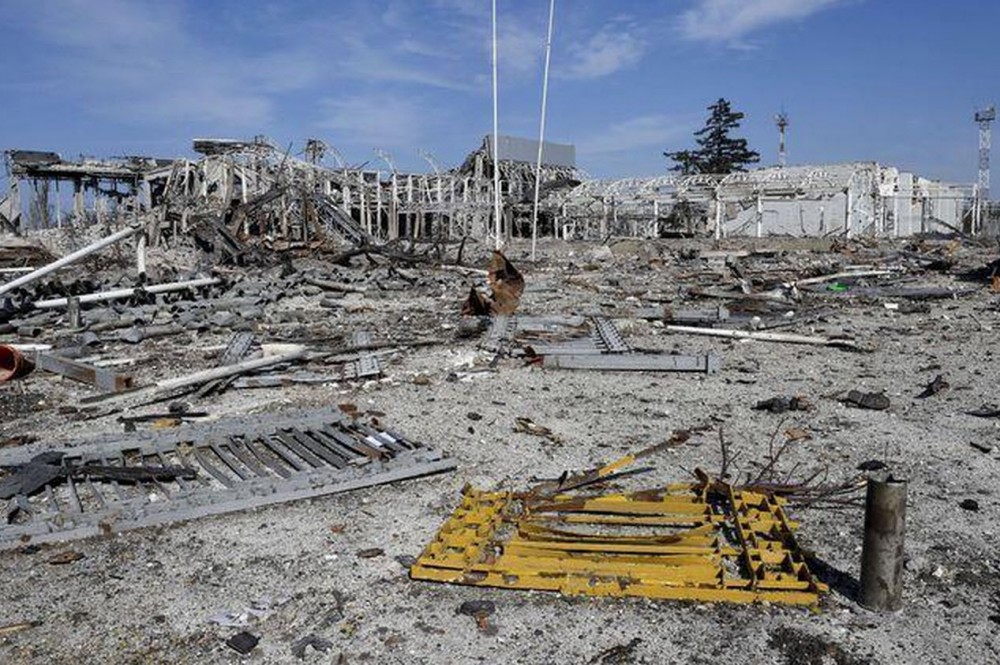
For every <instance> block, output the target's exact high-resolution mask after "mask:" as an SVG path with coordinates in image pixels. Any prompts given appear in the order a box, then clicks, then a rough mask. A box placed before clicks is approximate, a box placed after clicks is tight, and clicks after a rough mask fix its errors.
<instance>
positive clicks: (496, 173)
mask: <svg viewBox="0 0 1000 665" xmlns="http://www.w3.org/2000/svg"><path fill="white" fill-rule="evenodd" d="M492 13H493V217H494V220H495V229H496V248H497V251H499V250H500V248H501V247H502V246H503V241H502V240H501V237H500V159H499V155H500V121H499V113H498V109H497V0H493V12H492Z"/></svg>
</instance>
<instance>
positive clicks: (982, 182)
mask: <svg viewBox="0 0 1000 665" xmlns="http://www.w3.org/2000/svg"><path fill="white" fill-rule="evenodd" d="M996 119H997V107H995V106H993V105H992V104H991V105H990V106H987V107H986V108H984V109H980V110H979V111H976V122H977V123H978V124H979V198H980V200H982V201H989V200H990V147H991V143H992V142H993V128H992V126H993V121H994V120H996Z"/></svg>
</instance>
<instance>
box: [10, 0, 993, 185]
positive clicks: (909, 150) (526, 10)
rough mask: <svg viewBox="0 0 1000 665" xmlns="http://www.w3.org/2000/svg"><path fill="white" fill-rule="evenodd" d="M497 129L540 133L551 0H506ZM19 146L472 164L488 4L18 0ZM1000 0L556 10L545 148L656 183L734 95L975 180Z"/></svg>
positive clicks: (896, 157)
mask: <svg viewBox="0 0 1000 665" xmlns="http://www.w3.org/2000/svg"><path fill="white" fill-rule="evenodd" d="M498 7H499V10H498V11H499V31H500V36H501V40H500V42H501V43H500V88H501V97H500V131H501V133H504V134H514V135H520V136H528V137H533V136H537V132H538V114H539V103H540V94H541V71H542V63H543V45H544V33H545V22H546V17H547V11H548V2H547V0H498ZM0 9H2V10H3V13H2V15H3V16H4V21H3V24H2V25H0V43H2V44H3V49H2V51H0V52H2V54H3V55H0V64H2V65H3V66H2V67H0V104H2V106H3V122H2V123H0V148H13V147H16V148H33V149H50V150H56V151H58V152H61V153H62V154H63V155H64V156H67V157H71V156H76V155H78V154H87V155H95V156H106V155H122V154H152V155H156V156H176V155H184V154H190V140H191V138H193V137H195V136H199V137H201V136H216V137H250V136H253V135H255V134H264V135H267V136H269V137H271V138H272V139H273V140H274V141H275V142H276V143H278V144H280V145H282V146H286V145H288V144H289V143H292V144H293V150H294V151H296V152H297V151H299V150H301V148H302V144H303V142H304V139H305V138H307V137H311V136H316V137H319V138H322V139H324V140H326V141H327V142H329V143H331V144H333V145H334V146H336V147H337V148H338V149H339V150H340V151H341V152H342V153H344V155H345V156H346V157H347V159H348V161H349V162H350V163H352V164H360V163H362V162H365V161H372V162H375V161H376V158H375V156H374V154H373V148H381V149H384V150H387V151H388V152H390V153H391V154H392V155H393V156H394V157H395V160H396V162H397V165H398V166H399V167H400V168H403V169H419V170H424V169H426V168H427V166H426V163H425V162H424V161H423V160H422V159H421V158H420V157H419V155H418V150H421V149H423V150H427V151H429V152H431V153H432V154H434V155H435V156H436V157H437V158H438V160H439V161H441V162H443V163H445V164H446V165H448V166H453V165H456V164H458V163H459V162H461V160H462V159H463V157H464V156H465V155H466V154H467V153H468V152H469V151H470V150H472V149H474V148H475V147H477V146H478V145H479V143H480V141H481V140H482V137H483V135H484V134H486V133H487V132H488V131H490V127H491V122H492V120H491V115H490V114H491V98H490V59H489V0H325V1H322V0H315V1H293V0H288V1H285V2H277V1H273V2H262V1H254V0H213V1H211V2H208V1H207V0H206V1H195V0H187V1H182V0H161V1H158V2H153V1H152V0H150V1H145V2H138V1H137V2H130V1H126V0H67V1H56V0H31V1H23V0H0ZM998 25H1000V2H997V1H996V0H957V1H956V2H943V1H942V0H910V1H908V2H904V1H903V0H661V1H653V0H646V1H641V0H556V28H555V37H554V41H553V50H552V77H551V82H550V88H549V101H550V104H549V116H548V117H549V122H548V129H547V132H546V135H547V137H548V138H550V139H552V140H555V141H561V142H567V143H574V144H576V146H577V159H578V162H579V164H580V165H581V166H582V167H583V168H585V169H586V170H587V171H588V172H589V173H590V174H592V175H594V176H597V177H623V176H635V175H656V174H660V173H662V172H663V171H664V169H665V167H666V160H665V159H664V158H663V157H662V156H661V153H662V152H663V151H664V150H665V149H679V148H684V147H687V146H688V145H689V144H690V142H691V136H690V135H691V132H692V131H693V130H695V129H697V128H698V127H699V126H701V123H702V121H703V119H704V116H705V107H706V106H707V105H708V104H710V103H711V102H712V101H714V100H715V99H716V98H718V97H720V96H721V97H726V98H728V99H730V100H731V101H732V102H733V105H734V106H735V107H736V108H737V109H738V110H742V111H744V112H746V114H747V117H746V119H745V120H744V127H743V134H744V135H745V136H746V137H747V138H748V139H749V141H750V144H751V147H753V148H756V149H757V150H759V151H760V152H761V154H762V162H763V163H765V164H769V163H774V162H775V160H776V155H775V152H776V148H777V132H776V130H775V129H774V123H773V116H774V114H775V113H776V112H778V111H779V110H781V109H782V108H784V109H785V110H786V112H787V113H788V115H789V117H790V120H791V125H790V128H789V161H790V162H791V163H824V162H842V161H853V160H877V161H880V162H883V163H888V164H896V165H900V166H902V167H905V168H908V169H912V170H916V171H918V172H919V173H921V174H923V175H927V176H929V177H934V178H941V179H945V180H953V181H961V182H972V181H973V180H974V179H975V173H976V163H977V158H976V150H977V138H976V127H975V124H974V123H973V122H972V114H973V111H974V109H975V108H976V107H977V106H982V105H984V104H987V103H990V102H1000V68H998V66H997V64H998V62H1000V56H997V54H996V52H995V46H994V45H993V42H994V40H995V31H996V27H997V26H998Z"/></svg>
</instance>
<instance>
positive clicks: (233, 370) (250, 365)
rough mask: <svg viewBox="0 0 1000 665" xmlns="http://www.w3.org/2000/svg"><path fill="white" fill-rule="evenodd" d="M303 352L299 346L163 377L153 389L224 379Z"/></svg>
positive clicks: (301, 354)
mask: <svg viewBox="0 0 1000 665" xmlns="http://www.w3.org/2000/svg"><path fill="white" fill-rule="evenodd" d="M305 354H306V349H305V347H304V346H300V347H298V348H296V349H294V350H292V351H290V352H288V353H283V354H281V355H277V356H265V357H263V358H254V359H253V360H244V361H242V362H239V363H236V364H235V365H226V366H224V367H213V368H211V369H206V370H203V371H201V372H195V373H194V374H188V375H186V376H179V377H177V378H174V379H165V380H163V381H157V382H156V384H155V389H156V392H163V391H168V390H173V389H175V388H183V387H184V386H194V385H198V384H200V383H207V382H209V381H214V380H216V379H224V378H226V377H228V376H235V375H237V374H244V373H246V372H251V371H253V370H255V369H261V368H264V367H270V366H271V365H280V364H281V363H286V362H291V361H293V360H298V359H299V358H302V357H303V356H304V355H305Z"/></svg>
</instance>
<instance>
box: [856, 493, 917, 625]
mask: <svg viewBox="0 0 1000 665" xmlns="http://www.w3.org/2000/svg"><path fill="white" fill-rule="evenodd" d="M905 526H906V481H905V480H898V479H896V478H893V477H892V476H889V477H888V478H885V479H879V478H869V479H868V495H867V498H866V499H865V540H864V548H863V549H862V553H861V597H860V598H859V601H858V602H859V603H860V604H861V605H862V606H863V607H866V608H868V609H871V610H879V611H883V610H888V611H892V612H894V611H897V610H899V609H901V608H902V606H903V543H904V540H905Z"/></svg>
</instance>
